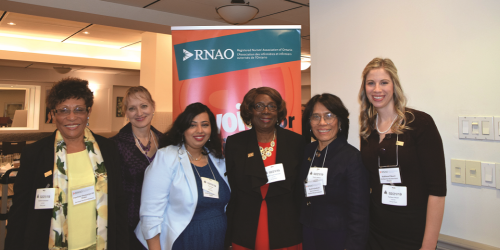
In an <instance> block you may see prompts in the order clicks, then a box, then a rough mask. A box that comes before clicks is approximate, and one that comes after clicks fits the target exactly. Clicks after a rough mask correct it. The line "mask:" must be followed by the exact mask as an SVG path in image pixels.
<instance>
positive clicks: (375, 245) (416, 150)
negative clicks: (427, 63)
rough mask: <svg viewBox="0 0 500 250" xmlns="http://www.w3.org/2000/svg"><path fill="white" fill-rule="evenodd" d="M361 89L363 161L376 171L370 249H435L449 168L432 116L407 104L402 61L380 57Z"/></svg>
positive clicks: (372, 180) (372, 179) (372, 176)
mask: <svg viewBox="0 0 500 250" xmlns="http://www.w3.org/2000/svg"><path fill="white" fill-rule="evenodd" d="M362 79H363V80H362V83H361V88H360V90H359V100H360V102H361V113H360V118H359V121H360V136H361V155H362V157H363V163H364V164H365V166H366V167H367V169H368V171H369V172H370V187H371V189H372V192H371V205H370V235H369V238H368V248H369V249H423V250H424V249H435V248H436V244H437V240H438V237H439V231H440V228H441V222H442V220H443V213H444V201H445V196H446V170H445V162H444V152H443V143H442V141H441V136H440V135H439V131H438V130H437V127H436V124H435V123H434V120H433V119H432V117H431V116H430V115H428V114H426V113H424V112H421V111H418V110H414V109H409V108H407V107H406V97H405V95H404V93H403V89H402V87H401V84H400V82H399V77H398V73H397V69H396V66H395V65H394V63H393V62H392V61H391V60H390V59H382V58H375V59H373V60H372V61H371V62H369V63H368V65H366V67H365V69H364V70H363V74H362Z"/></svg>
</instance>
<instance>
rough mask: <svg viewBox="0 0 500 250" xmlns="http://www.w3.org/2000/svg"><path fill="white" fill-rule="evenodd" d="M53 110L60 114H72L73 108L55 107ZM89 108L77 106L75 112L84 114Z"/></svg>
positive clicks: (78, 114)
mask: <svg viewBox="0 0 500 250" xmlns="http://www.w3.org/2000/svg"><path fill="white" fill-rule="evenodd" d="M53 110H54V113H55V114H56V115H58V116H68V115H69V114H71V109H68V108H63V109H53ZM87 110H88V108H87V107H80V106H77V107H76V108H75V109H73V114H75V115H76V116H83V115H86V114H87Z"/></svg>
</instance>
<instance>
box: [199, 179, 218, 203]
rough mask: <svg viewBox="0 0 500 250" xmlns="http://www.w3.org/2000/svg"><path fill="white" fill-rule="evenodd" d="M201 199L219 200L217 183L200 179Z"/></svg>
mask: <svg viewBox="0 0 500 250" xmlns="http://www.w3.org/2000/svg"><path fill="white" fill-rule="evenodd" d="M201 188H202V189H203V197H208V198H215V199H219V182H218V181H216V180H212V179H210V178H205V177H201Z"/></svg>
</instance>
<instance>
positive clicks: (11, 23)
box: [7, 22, 16, 25]
mask: <svg viewBox="0 0 500 250" xmlns="http://www.w3.org/2000/svg"><path fill="white" fill-rule="evenodd" d="M7 24H8V25H16V24H15V23H13V22H10V23H7Z"/></svg>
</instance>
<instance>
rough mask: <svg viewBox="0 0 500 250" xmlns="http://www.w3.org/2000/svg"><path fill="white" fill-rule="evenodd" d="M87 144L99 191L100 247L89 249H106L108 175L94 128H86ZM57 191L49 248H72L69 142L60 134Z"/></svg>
mask: <svg viewBox="0 0 500 250" xmlns="http://www.w3.org/2000/svg"><path fill="white" fill-rule="evenodd" d="M83 140H84V143H85V147H86V148H87V152H88V153H89V158H90V162H91V164H92V167H93V169H94V176H95V191H96V218H97V222H96V225H97V228H96V230H97V231H96V232H97V239H96V243H97V244H96V245H94V246H91V247H89V248H88V249H98V250H102V249H106V241H107V226H108V175H107V171H106V167H105V166H104V160H103V158H102V155H101V150H100V149H99V145H97V142H96V140H95V138H94V136H93V135H92V132H91V131H90V129H88V128H85V134H84V139H83ZM54 147H55V157H54V159H55V160H54V179H53V183H54V188H55V189H56V190H55V194H56V197H55V201H54V209H53V210H52V220H51V224H50V236H49V249H51V250H65V249H68V222H67V221H66V216H67V214H68V175H67V171H68V166H67V165H66V143H65V142H64V138H63V137H62V135H61V132H60V131H57V132H56V140H55V143H54Z"/></svg>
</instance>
